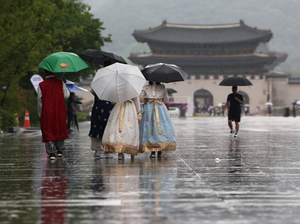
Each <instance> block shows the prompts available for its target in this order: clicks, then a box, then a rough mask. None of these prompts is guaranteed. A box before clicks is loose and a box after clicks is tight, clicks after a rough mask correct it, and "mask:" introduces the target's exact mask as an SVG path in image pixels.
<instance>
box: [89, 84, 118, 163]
mask: <svg viewBox="0 0 300 224" xmlns="http://www.w3.org/2000/svg"><path fill="white" fill-rule="evenodd" d="M91 93H92V94H93V95H94V105H93V109H92V115H91V126H90V132H89V137H90V138H91V150H93V151H95V152H94V157H97V158H101V159H103V158H107V156H105V155H104V151H103V142H102V137H103V133H104V130H105V127H106V124H107V121H108V117H109V115H110V113H111V111H112V109H113V108H114V104H113V103H111V102H109V101H106V100H100V99H99V98H98V96H97V95H96V93H95V92H94V90H93V89H92V90H91Z"/></svg>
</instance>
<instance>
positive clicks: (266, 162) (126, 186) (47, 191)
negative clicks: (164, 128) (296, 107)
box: [0, 117, 300, 224]
mask: <svg viewBox="0 0 300 224" xmlns="http://www.w3.org/2000/svg"><path fill="white" fill-rule="evenodd" d="M173 121H174V123H175V126H176V129H177V132H178V145H177V150H176V151H175V152H168V153H165V154H164V155H163V157H162V158H161V159H158V158H155V159H150V158H149V154H148V153H144V154H140V155H138V156H136V157H135V159H134V160H131V158H130V157H129V156H127V157H126V158H125V160H124V161H118V160H117V156H116V155H114V156H113V158H112V159H94V158H93V152H92V151H91V150H90V148H89V147H90V139H89V137H88V136H87V133H88V130H89V123H88V122H84V123H81V124H80V132H79V133H76V132H75V133H73V134H72V135H70V138H69V139H68V140H67V141H66V148H67V149H66V151H65V152H64V154H65V157H64V158H63V159H57V160H56V161H55V162H53V163H51V162H50V161H48V158H47V155H46V153H45V149H44V144H43V143H41V142H40V140H41V134H40V132H39V131H35V132H29V133H22V134H5V135H2V136H1V137H0V147H1V157H0V177H1V178H0V223H58V224H60V223H100V222H101V223H300V221H299V220H300V212H299V211H300V162H299V161H300V118H298V117H297V118H292V117H289V118H284V117H242V122H241V131H240V135H239V137H238V138H237V139H234V138H232V137H229V131H228V127H227V119H226V118H224V117H216V118H187V119H174V120H173ZM217 158H218V159H217ZM216 159H217V160H216Z"/></svg>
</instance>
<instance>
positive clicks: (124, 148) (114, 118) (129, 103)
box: [103, 97, 141, 160]
mask: <svg viewBox="0 0 300 224" xmlns="http://www.w3.org/2000/svg"><path fill="white" fill-rule="evenodd" d="M140 113H141V112H140V100H139V97H135V98H132V99H130V100H126V101H125V102H122V103H120V102H118V103H116V105H115V106H114V108H113V109H112V111H111V113H110V115H109V118H108V121H107V125H106V128H105V130H104V133H103V144H104V152H105V153H118V159H119V160H124V153H126V154H130V155H131V158H132V159H133V158H134V157H133V156H135V155H137V154H138V152H139V125H138V124H139V122H140V119H139V117H140V116H139V115H140Z"/></svg>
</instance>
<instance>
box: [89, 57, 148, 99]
mask: <svg viewBox="0 0 300 224" xmlns="http://www.w3.org/2000/svg"><path fill="white" fill-rule="evenodd" d="M145 82H146V79H145V78H144V76H143V74H142V73H141V71H140V69H139V68H138V67H137V66H133V65H127V64H122V63H118V62H117V63H114V64H112V65H110V66H107V67H104V68H101V69H99V70H98V71H97V73H96V75H95V77H94V79H93V81H92V83H91V87H92V89H93V90H94V91H95V93H96V94H97V96H98V97H99V99H102V100H107V101H111V102H119V103H122V102H124V101H126V100H129V99H132V98H134V97H137V96H139V95H140V93H141V91H142V89H143V86H144V84H145Z"/></svg>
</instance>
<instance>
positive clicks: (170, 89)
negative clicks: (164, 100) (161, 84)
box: [167, 88, 177, 95]
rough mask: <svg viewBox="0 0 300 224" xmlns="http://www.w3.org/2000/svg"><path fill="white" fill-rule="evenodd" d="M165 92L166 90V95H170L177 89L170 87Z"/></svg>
mask: <svg viewBox="0 0 300 224" xmlns="http://www.w3.org/2000/svg"><path fill="white" fill-rule="evenodd" d="M167 92H168V95H171V94H173V93H177V91H176V90H175V89H172V88H167Z"/></svg>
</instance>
